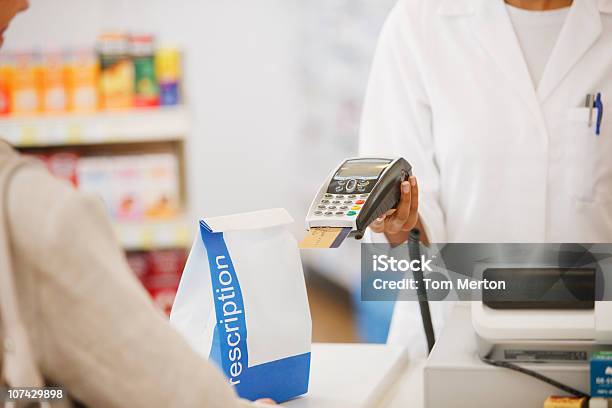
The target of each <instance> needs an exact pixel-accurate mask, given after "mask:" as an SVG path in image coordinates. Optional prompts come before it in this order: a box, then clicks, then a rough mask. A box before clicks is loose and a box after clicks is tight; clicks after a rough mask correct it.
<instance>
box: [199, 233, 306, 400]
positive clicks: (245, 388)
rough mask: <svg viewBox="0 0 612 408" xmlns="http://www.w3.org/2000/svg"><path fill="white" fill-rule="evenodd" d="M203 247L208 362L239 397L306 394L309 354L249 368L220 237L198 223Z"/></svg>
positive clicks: (241, 316) (234, 285) (242, 319)
mask: <svg viewBox="0 0 612 408" xmlns="http://www.w3.org/2000/svg"><path fill="white" fill-rule="evenodd" d="M200 234H201V236H202V241H203V242H204V246H205V247H206V252H207V255H208V264H209V266H210V277H211V282H212V291H213V298H214V299H215V314H216V317H217V324H216V326H215V330H214V334H213V336H214V338H213V344H212V348H211V351H210V356H209V358H210V359H211V360H212V361H215V362H216V363H217V364H218V365H219V366H220V367H221V368H222V370H223V372H224V373H225V375H226V377H227V378H228V379H229V380H230V383H231V384H233V385H234V386H235V388H236V392H237V393H238V395H240V397H242V398H246V399H250V400H256V399H258V398H272V399H273V400H275V401H277V402H283V401H287V400H288V399H291V398H294V397H296V396H298V395H302V394H304V393H306V392H307V391H308V380H309V372H310V353H305V354H301V355H297V356H292V357H287V358H283V359H280V360H274V361H270V362H268V363H264V364H260V365H256V366H253V367H249V364H248V361H249V355H248V349H247V328H246V313H245V310H244V302H243V298H242V290H241V288H240V282H239V281H238V276H237V275H236V271H235V270H234V265H233V263H232V259H231V256H230V254H229V251H228V249H227V245H226V244H225V240H224V238H223V233H221V232H217V233H215V232H212V231H211V230H210V228H209V227H208V225H206V223H204V222H203V221H202V222H200Z"/></svg>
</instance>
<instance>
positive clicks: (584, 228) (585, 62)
mask: <svg viewBox="0 0 612 408" xmlns="http://www.w3.org/2000/svg"><path fill="white" fill-rule="evenodd" d="M536 10H538V11H536ZM597 93H601V97H602V101H603V107H604V110H603V115H602V118H601V126H600V135H599V136H597V135H596V128H597V122H598V121H597V116H598V115H597V113H598V110H597V109H595V110H594V112H593V119H592V123H590V122H591V120H590V114H589V111H590V109H589V108H587V107H586V106H585V100H586V97H587V95H588V94H597ZM360 154H361V155H365V156H378V155H381V156H403V157H405V158H406V159H407V160H408V161H409V162H410V163H411V164H412V165H413V167H414V173H415V175H416V178H417V179H418V187H419V190H420V195H419V197H418V198H419V200H418V201H419V206H418V218H417V217H415V216H414V214H409V211H403V212H400V211H398V212H397V213H396V214H393V215H388V216H387V217H386V218H385V219H379V220H377V221H375V222H374V224H373V225H372V226H371V230H372V231H373V233H372V234H371V239H372V240H374V241H377V240H378V241H380V240H385V239H389V240H390V241H393V242H396V243H400V242H403V241H404V240H405V239H406V234H407V232H406V231H407V230H409V229H410V228H412V227H414V226H417V227H421V229H422V231H423V234H424V235H425V238H426V239H427V240H429V241H431V242H612V0H574V1H573V2H572V1H571V0H507V1H506V2H504V1H503V0H400V1H399V3H398V4H397V6H396V7H395V8H394V10H393V11H392V13H391V16H390V17H389V19H388V21H387V23H386V24H385V27H384V29H383V32H382V35H381V38H380V42H379V45H378V49H377V52H376V57H375V60H374V63H373V67H372V74H371V78H370V84H369V87H368V92H367V97H366V101H365V108H364V115H363V123H362V134H361V140H360ZM408 190H409V189H408ZM413 194H414V193H413ZM409 201H410V200H404V205H405V206H407V205H408V204H409ZM413 207H414V205H413ZM406 208H407V207H406ZM442 309H444V305H442V304H440V303H434V304H433V314H434V320H435V324H436V328H437V329H438V331H439V328H440V327H441V325H442V321H443V315H444V313H443V310H442ZM421 327H422V326H421V324H420V315H419V313H418V305H417V304H416V303H414V302H400V303H398V305H397V307H396V311H395V316H394V319H393V323H392V327H391V333H390V338H389V341H390V342H401V343H404V344H407V345H410V347H411V350H412V354H413V355H415V354H421V353H423V352H424V350H425V340H424V336H423V334H422V328H421Z"/></svg>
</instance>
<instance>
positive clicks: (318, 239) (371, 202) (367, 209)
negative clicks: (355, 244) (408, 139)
mask: <svg viewBox="0 0 612 408" xmlns="http://www.w3.org/2000/svg"><path fill="white" fill-rule="evenodd" d="M411 175H412V166H410V164H409V163H408V162H407V161H406V160H404V159H403V158H396V159H384V158H354V159H347V160H344V161H343V162H342V163H341V164H340V165H339V166H338V167H337V168H336V169H335V170H334V171H333V172H332V173H331V174H330V176H329V177H328V178H327V179H326V180H325V182H324V183H323V185H322V186H321V188H320V190H319V192H318V193H317V195H316V197H315V199H314V200H313V202H312V204H311V205H310V209H309V210H308V215H307V217H306V229H307V230H308V231H310V234H309V235H308V236H307V237H306V238H305V239H304V241H302V243H301V245H300V246H301V247H302V248H337V247H338V246H340V244H341V243H342V241H344V239H345V238H346V237H347V236H349V235H352V236H354V237H355V238H356V239H361V238H362V237H363V234H364V232H365V230H366V228H367V227H368V226H369V225H370V224H371V223H372V222H373V221H374V220H375V219H376V218H378V217H380V216H381V215H382V214H384V213H386V212H387V211H388V210H390V209H393V208H396V207H397V205H398V203H399V200H400V196H401V191H400V185H401V183H402V182H403V181H406V180H408V178H409V177H410V176H411Z"/></svg>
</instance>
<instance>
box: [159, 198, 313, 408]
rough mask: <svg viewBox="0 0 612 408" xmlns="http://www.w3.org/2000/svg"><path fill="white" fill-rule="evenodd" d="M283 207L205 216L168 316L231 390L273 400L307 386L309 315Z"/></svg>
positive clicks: (299, 268)
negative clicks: (212, 363)
mask: <svg viewBox="0 0 612 408" xmlns="http://www.w3.org/2000/svg"><path fill="white" fill-rule="evenodd" d="M291 223H293V219H292V218H291V216H290V215H289V214H288V213H287V211H286V210H284V209H270V210H263V211H256V212H251V213H246V214H237V215H231V216H223V217H215V218H206V219H205V220H201V221H200V234H199V236H198V237H196V240H195V242H194V245H193V248H192V250H191V253H190V254H189V259H188V261H187V265H186V266H185V271H184V272H183V276H182V278H181V283H180V285H179V290H178V293H177V297H176V300H175V303H174V306H173V308H172V313H171V316H170V321H171V323H172V324H173V325H174V326H175V327H176V328H177V329H178V330H179V331H180V332H181V333H182V334H183V335H184V336H185V338H186V339H187V340H188V341H189V343H190V344H191V345H192V346H193V347H194V349H196V350H197V351H198V352H199V353H200V354H202V355H203V356H205V357H207V358H209V359H210V360H212V361H214V362H215V363H216V364H217V365H218V366H219V367H220V368H221V369H222V371H223V372H224V373H225V375H226V376H227V378H228V380H229V382H230V384H232V385H234V387H235V389H236V391H237V392H238V394H239V395H240V396H241V397H243V398H247V399H251V400H254V399H257V398H263V397H267V398H272V399H274V400H276V401H278V402H282V401H286V400H288V399H291V398H294V397H296V396H299V395H302V394H304V393H306V392H307V390H308V382H309V374H310V341H311V320H310V311H309V307H308V298H307V294H306V286H305V283H304V276H303V272H302V265H301V261H300V255H299V250H298V248H297V242H296V241H295V239H294V238H293V236H292V235H291V234H290V233H289V231H288V230H287V228H286V227H287V225H289V224H291Z"/></svg>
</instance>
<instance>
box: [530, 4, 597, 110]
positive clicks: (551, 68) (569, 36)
mask: <svg viewBox="0 0 612 408" xmlns="http://www.w3.org/2000/svg"><path fill="white" fill-rule="evenodd" d="M601 4H604V2H602V3H601ZM601 33H602V23H601V16H600V13H599V10H598V6H597V0H574V4H573V5H572V7H571V9H570V11H569V14H568V16H567V21H566V22H565V25H564V26H563V29H562V30H561V34H560V36H559V40H558V41H557V44H556V46H555V48H554V50H553V52H552V55H551V56H550V60H549V61H548V64H547V65H546V70H545V71H544V75H543V76H542V80H541V81H540V85H539V87H538V95H539V98H540V101H542V102H544V101H545V100H546V99H547V98H548V97H549V96H550V95H551V94H552V93H553V91H554V90H555V89H556V88H557V86H558V85H559V84H560V83H561V82H562V81H563V78H565V76H566V75H567V74H568V73H569V72H570V70H571V69H572V68H573V67H574V66H575V65H576V64H577V63H578V61H580V59H581V58H582V57H583V56H584V54H585V53H586V52H587V51H588V50H589V49H590V48H591V47H592V46H593V44H595V42H596V41H597V39H598V38H599V37H600V36H601Z"/></svg>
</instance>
